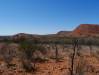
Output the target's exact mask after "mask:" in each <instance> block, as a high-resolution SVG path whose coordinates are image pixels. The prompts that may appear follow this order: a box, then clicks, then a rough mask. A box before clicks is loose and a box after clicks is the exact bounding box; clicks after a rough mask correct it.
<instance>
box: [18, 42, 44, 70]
mask: <svg viewBox="0 0 99 75" xmlns="http://www.w3.org/2000/svg"><path fill="white" fill-rule="evenodd" d="M37 50H38V51H40V52H41V53H45V48H44V47H42V46H40V45H37V44H32V43H31V42H23V43H21V44H20V51H21V59H22V63H23V66H24V68H25V70H26V71H35V66H32V65H31V64H30V63H31V62H33V63H34V65H35V64H36V60H35V57H34V55H33V54H34V53H35V51H37ZM25 60H26V61H28V62H25Z"/></svg>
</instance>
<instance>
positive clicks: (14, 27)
mask: <svg viewBox="0 0 99 75" xmlns="http://www.w3.org/2000/svg"><path fill="white" fill-rule="evenodd" d="M79 24H99V0H0V35H13V34H17V33H30V34H53V33H57V32H58V31H67V30H69V31H71V30H73V29H74V28H76V27H77V26H78V25H79Z"/></svg>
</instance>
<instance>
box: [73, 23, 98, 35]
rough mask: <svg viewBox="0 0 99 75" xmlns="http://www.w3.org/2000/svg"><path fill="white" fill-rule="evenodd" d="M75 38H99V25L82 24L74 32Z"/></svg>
mask: <svg viewBox="0 0 99 75" xmlns="http://www.w3.org/2000/svg"><path fill="white" fill-rule="evenodd" d="M72 35H74V36H99V25H97V24H81V25H79V26H78V27H77V28H76V29H74V30H73V32H72Z"/></svg>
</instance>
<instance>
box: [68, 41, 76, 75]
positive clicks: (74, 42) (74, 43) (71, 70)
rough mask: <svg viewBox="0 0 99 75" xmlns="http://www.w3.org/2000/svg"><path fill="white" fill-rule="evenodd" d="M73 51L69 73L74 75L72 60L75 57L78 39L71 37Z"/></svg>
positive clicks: (73, 60)
mask: <svg viewBox="0 0 99 75" xmlns="http://www.w3.org/2000/svg"><path fill="white" fill-rule="evenodd" d="M72 42H73V53H72V55H71V67H70V74H71V75H74V62H75V57H76V52H77V49H76V48H78V39H73V41H72Z"/></svg>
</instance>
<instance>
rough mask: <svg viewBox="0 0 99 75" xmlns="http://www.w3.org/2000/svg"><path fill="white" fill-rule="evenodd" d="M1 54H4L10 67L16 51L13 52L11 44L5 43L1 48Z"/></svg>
mask: <svg viewBox="0 0 99 75" xmlns="http://www.w3.org/2000/svg"><path fill="white" fill-rule="evenodd" d="M0 54H1V55H2V57H3V59H4V61H5V62H6V64H7V67H8V68H9V67H10V65H11V63H10V62H11V61H12V59H13V57H14V55H13V54H14V53H13V50H12V49H11V48H10V47H9V44H5V45H4V46H3V47H2V48H1V50H0Z"/></svg>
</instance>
